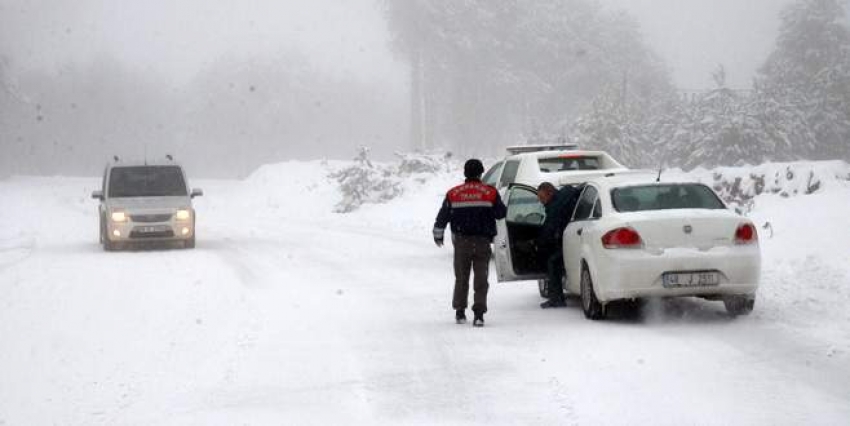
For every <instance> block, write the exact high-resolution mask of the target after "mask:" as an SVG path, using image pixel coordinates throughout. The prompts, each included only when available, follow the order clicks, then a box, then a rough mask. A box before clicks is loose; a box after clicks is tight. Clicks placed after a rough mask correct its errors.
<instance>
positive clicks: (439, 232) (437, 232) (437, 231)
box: [434, 227, 446, 239]
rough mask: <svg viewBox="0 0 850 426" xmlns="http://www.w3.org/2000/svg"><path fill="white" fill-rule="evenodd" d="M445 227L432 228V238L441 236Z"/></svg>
mask: <svg viewBox="0 0 850 426" xmlns="http://www.w3.org/2000/svg"><path fill="white" fill-rule="evenodd" d="M445 232H446V228H436V227H435V228H434V238H439V239H442V238H443V234H445Z"/></svg>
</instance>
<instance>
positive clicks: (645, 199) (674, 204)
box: [611, 184, 726, 213]
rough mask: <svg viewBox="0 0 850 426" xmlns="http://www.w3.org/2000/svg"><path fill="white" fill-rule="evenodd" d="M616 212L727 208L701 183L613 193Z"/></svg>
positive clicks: (615, 190) (633, 187)
mask: <svg viewBox="0 0 850 426" xmlns="http://www.w3.org/2000/svg"><path fill="white" fill-rule="evenodd" d="M611 202H612V203H613V204H614V209H615V210H617V211H618V212H621V213H627V212H641V211H647V210H672V209H725V208H726V207H725V206H724V205H723V202H722V201H720V199H719V198H717V195H716V194H715V193H714V191H712V190H711V188H709V187H707V186H705V185H701V184H675V185H674V184H671V185H663V184H661V185H646V186H632V187H627V188H616V189H614V190H612V191H611Z"/></svg>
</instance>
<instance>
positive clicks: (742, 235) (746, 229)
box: [735, 223, 759, 244]
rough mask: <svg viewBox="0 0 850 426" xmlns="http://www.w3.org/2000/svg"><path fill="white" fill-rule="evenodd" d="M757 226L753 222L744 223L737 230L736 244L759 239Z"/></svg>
mask: <svg viewBox="0 0 850 426" xmlns="http://www.w3.org/2000/svg"><path fill="white" fill-rule="evenodd" d="M758 239H759V236H758V233H756V227H755V226H753V224H752V223H744V224H741V226H739V227H738V229H737V230H735V244H753V243H755V242H756V241H758Z"/></svg>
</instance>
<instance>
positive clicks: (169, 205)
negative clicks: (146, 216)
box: [106, 197, 192, 211]
mask: <svg viewBox="0 0 850 426" xmlns="http://www.w3.org/2000/svg"><path fill="white" fill-rule="evenodd" d="M106 204H107V205H108V206H109V207H110V208H113V209H127V210H145V211H148V210H174V209H179V208H181V207H190V206H191V205H192V201H191V199H190V198H189V197H134V198H110V199H109V200H108V201H107V203H106Z"/></svg>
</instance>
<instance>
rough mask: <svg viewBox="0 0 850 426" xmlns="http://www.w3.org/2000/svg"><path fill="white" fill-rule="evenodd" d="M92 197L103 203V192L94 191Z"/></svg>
mask: <svg viewBox="0 0 850 426" xmlns="http://www.w3.org/2000/svg"><path fill="white" fill-rule="evenodd" d="M91 197H92V198H94V199H95V200H100V201H103V191H94V192H92V193H91Z"/></svg>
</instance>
